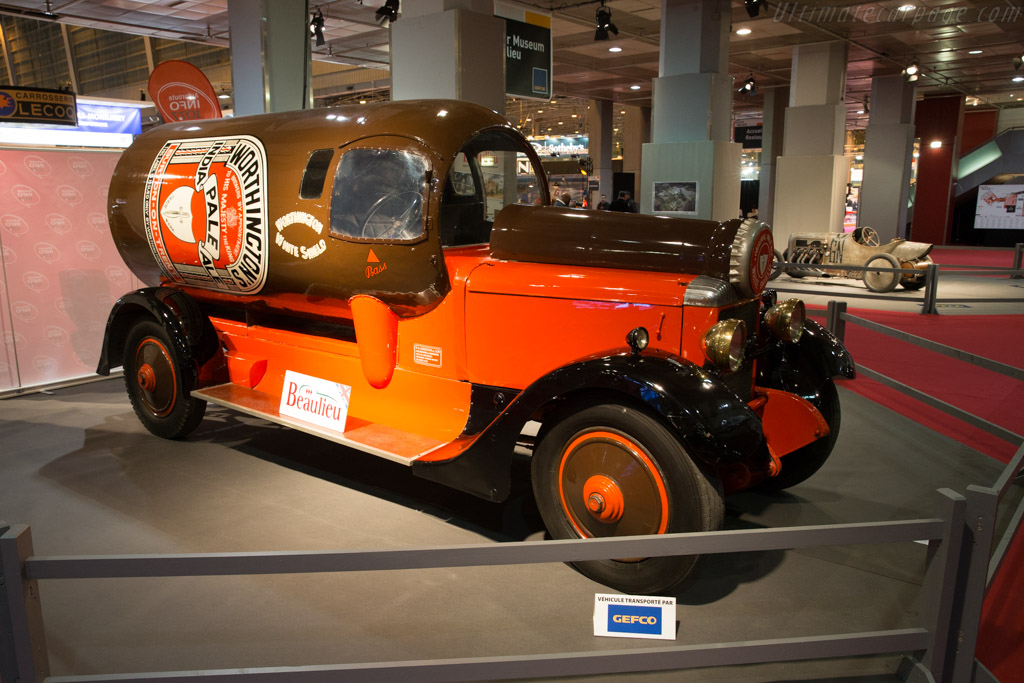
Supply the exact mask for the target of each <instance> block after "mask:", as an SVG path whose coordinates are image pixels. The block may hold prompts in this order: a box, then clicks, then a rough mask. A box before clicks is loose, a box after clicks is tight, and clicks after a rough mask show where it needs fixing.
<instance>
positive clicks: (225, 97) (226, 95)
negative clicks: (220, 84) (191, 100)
mask: <svg viewBox="0 0 1024 683" xmlns="http://www.w3.org/2000/svg"><path fill="white" fill-rule="evenodd" d="M217 97H218V98H219V99H222V100H230V99H231V95H228V94H221V95H217Z"/></svg>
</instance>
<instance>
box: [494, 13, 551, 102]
mask: <svg viewBox="0 0 1024 683" xmlns="http://www.w3.org/2000/svg"><path fill="white" fill-rule="evenodd" d="M494 13H495V15H497V16H499V17H502V18H503V19H505V93H506V94H508V95H513V96H516V97H530V98H536V99H543V100H546V99H548V98H550V97H551V73H552V70H551V66H552V55H551V16H550V15H547V14H538V13H537V12H530V11H528V10H526V9H524V8H521V7H518V6H515V5H505V4H502V3H497V2H496V3H494Z"/></svg>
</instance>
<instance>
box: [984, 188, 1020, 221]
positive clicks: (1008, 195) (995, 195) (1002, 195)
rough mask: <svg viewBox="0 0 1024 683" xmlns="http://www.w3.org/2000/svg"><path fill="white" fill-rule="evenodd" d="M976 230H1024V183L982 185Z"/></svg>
mask: <svg viewBox="0 0 1024 683" xmlns="http://www.w3.org/2000/svg"><path fill="white" fill-rule="evenodd" d="M974 228H975V229H976V230H991V229H995V230H1024V185H980V186H978V204H977V207H976V208H975V209H974Z"/></svg>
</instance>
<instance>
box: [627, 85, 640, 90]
mask: <svg viewBox="0 0 1024 683" xmlns="http://www.w3.org/2000/svg"><path fill="white" fill-rule="evenodd" d="M629 89H630V90H639V89H640V86H639V85H631V86H629Z"/></svg>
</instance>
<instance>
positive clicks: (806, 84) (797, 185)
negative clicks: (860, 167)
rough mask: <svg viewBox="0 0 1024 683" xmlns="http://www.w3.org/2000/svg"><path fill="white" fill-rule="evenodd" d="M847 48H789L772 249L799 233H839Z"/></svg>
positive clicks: (843, 185) (843, 188)
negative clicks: (789, 68) (786, 104)
mask: <svg viewBox="0 0 1024 683" xmlns="http://www.w3.org/2000/svg"><path fill="white" fill-rule="evenodd" d="M845 94H846V44H845V43H840V42H833V43H821V44H815V45H800V46H798V47H794V48H793V68H792V83H791V85H790V90H789V108H788V109H786V124H785V138H784V141H783V147H782V156H780V157H779V158H778V161H777V166H776V172H777V178H776V184H775V208H774V212H773V213H774V216H773V218H774V222H773V227H774V232H775V244H777V245H781V246H783V247H784V245H786V244H787V243H788V242H789V236H790V235H792V234H793V233H798V232H827V231H841V230H842V229H843V217H844V214H845V208H846V183H847V180H848V179H849V162H848V161H847V159H846V156H845V155H844V154H843V146H844V142H845V136H846V105H845V103H844V98H845Z"/></svg>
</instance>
